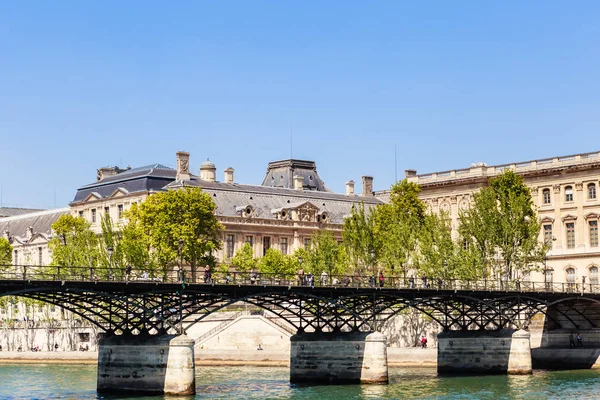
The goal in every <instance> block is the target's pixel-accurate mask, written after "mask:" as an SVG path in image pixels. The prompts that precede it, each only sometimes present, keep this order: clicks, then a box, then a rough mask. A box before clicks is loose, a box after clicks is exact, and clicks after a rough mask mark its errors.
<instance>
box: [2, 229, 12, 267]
mask: <svg viewBox="0 0 600 400" xmlns="http://www.w3.org/2000/svg"><path fill="white" fill-rule="evenodd" d="M12 252H13V247H12V246H11V245H10V242H9V241H8V240H7V239H6V238H3V237H0V271H5V270H6V269H8V268H9V267H10V265H11V263H12Z"/></svg>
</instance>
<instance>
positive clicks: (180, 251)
mask: <svg viewBox="0 0 600 400" xmlns="http://www.w3.org/2000/svg"><path fill="white" fill-rule="evenodd" d="M178 244H179V281H180V282H182V283H183V239H179V242H178Z"/></svg>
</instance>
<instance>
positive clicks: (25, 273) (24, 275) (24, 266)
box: [23, 265, 27, 281]
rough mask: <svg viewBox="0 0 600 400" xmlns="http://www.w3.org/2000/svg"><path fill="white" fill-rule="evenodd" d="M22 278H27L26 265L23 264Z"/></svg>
mask: <svg viewBox="0 0 600 400" xmlns="http://www.w3.org/2000/svg"><path fill="white" fill-rule="evenodd" d="M23 280H24V281H26V280H27V265H23Z"/></svg>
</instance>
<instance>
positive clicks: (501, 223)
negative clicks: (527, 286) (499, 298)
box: [459, 171, 545, 279]
mask: <svg viewBox="0 0 600 400" xmlns="http://www.w3.org/2000/svg"><path fill="white" fill-rule="evenodd" d="M460 220H461V224H460V228H459V229H460V235H461V236H462V237H463V238H465V239H466V241H467V245H468V247H469V248H470V249H471V251H473V252H475V256H476V257H477V259H478V260H479V262H480V263H481V265H482V266H483V267H484V268H485V270H484V274H485V275H487V274H488V272H492V273H493V274H495V275H496V277H503V278H507V279H515V278H517V277H518V276H519V275H520V274H522V272H524V271H529V270H530V269H531V266H532V265H539V263H541V262H542V261H543V259H544V253H545V246H544V245H543V243H541V242H540V241H539V232H540V222H539V220H538V218H537V214H536V212H535V209H534V208H533V201H532V199H531V194H530V192H529V188H528V187H527V186H526V185H525V183H524V182H523V178H522V177H521V176H520V175H518V174H516V173H514V172H513V171H505V172H504V173H502V174H501V175H499V176H497V177H495V178H493V179H492V180H491V181H490V186H487V187H484V188H482V189H481V190H480V191H479V192H478V193H476V194H475V195H474V197H473V202H472V204H471V207H470V208H468V209H467V210H464V211H462V212H461V214H460Z"/></svg>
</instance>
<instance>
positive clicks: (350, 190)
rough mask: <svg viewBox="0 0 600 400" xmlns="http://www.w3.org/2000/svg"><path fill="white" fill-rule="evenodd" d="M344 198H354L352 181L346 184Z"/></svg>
mask: <svg viewBox="0 0 600 400" xmlns="http://www.w3.org/2000/svg"><path fill="white" fill-rule="evenodd" d="M346 196H354V181H348V182H346Z"/></svg>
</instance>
